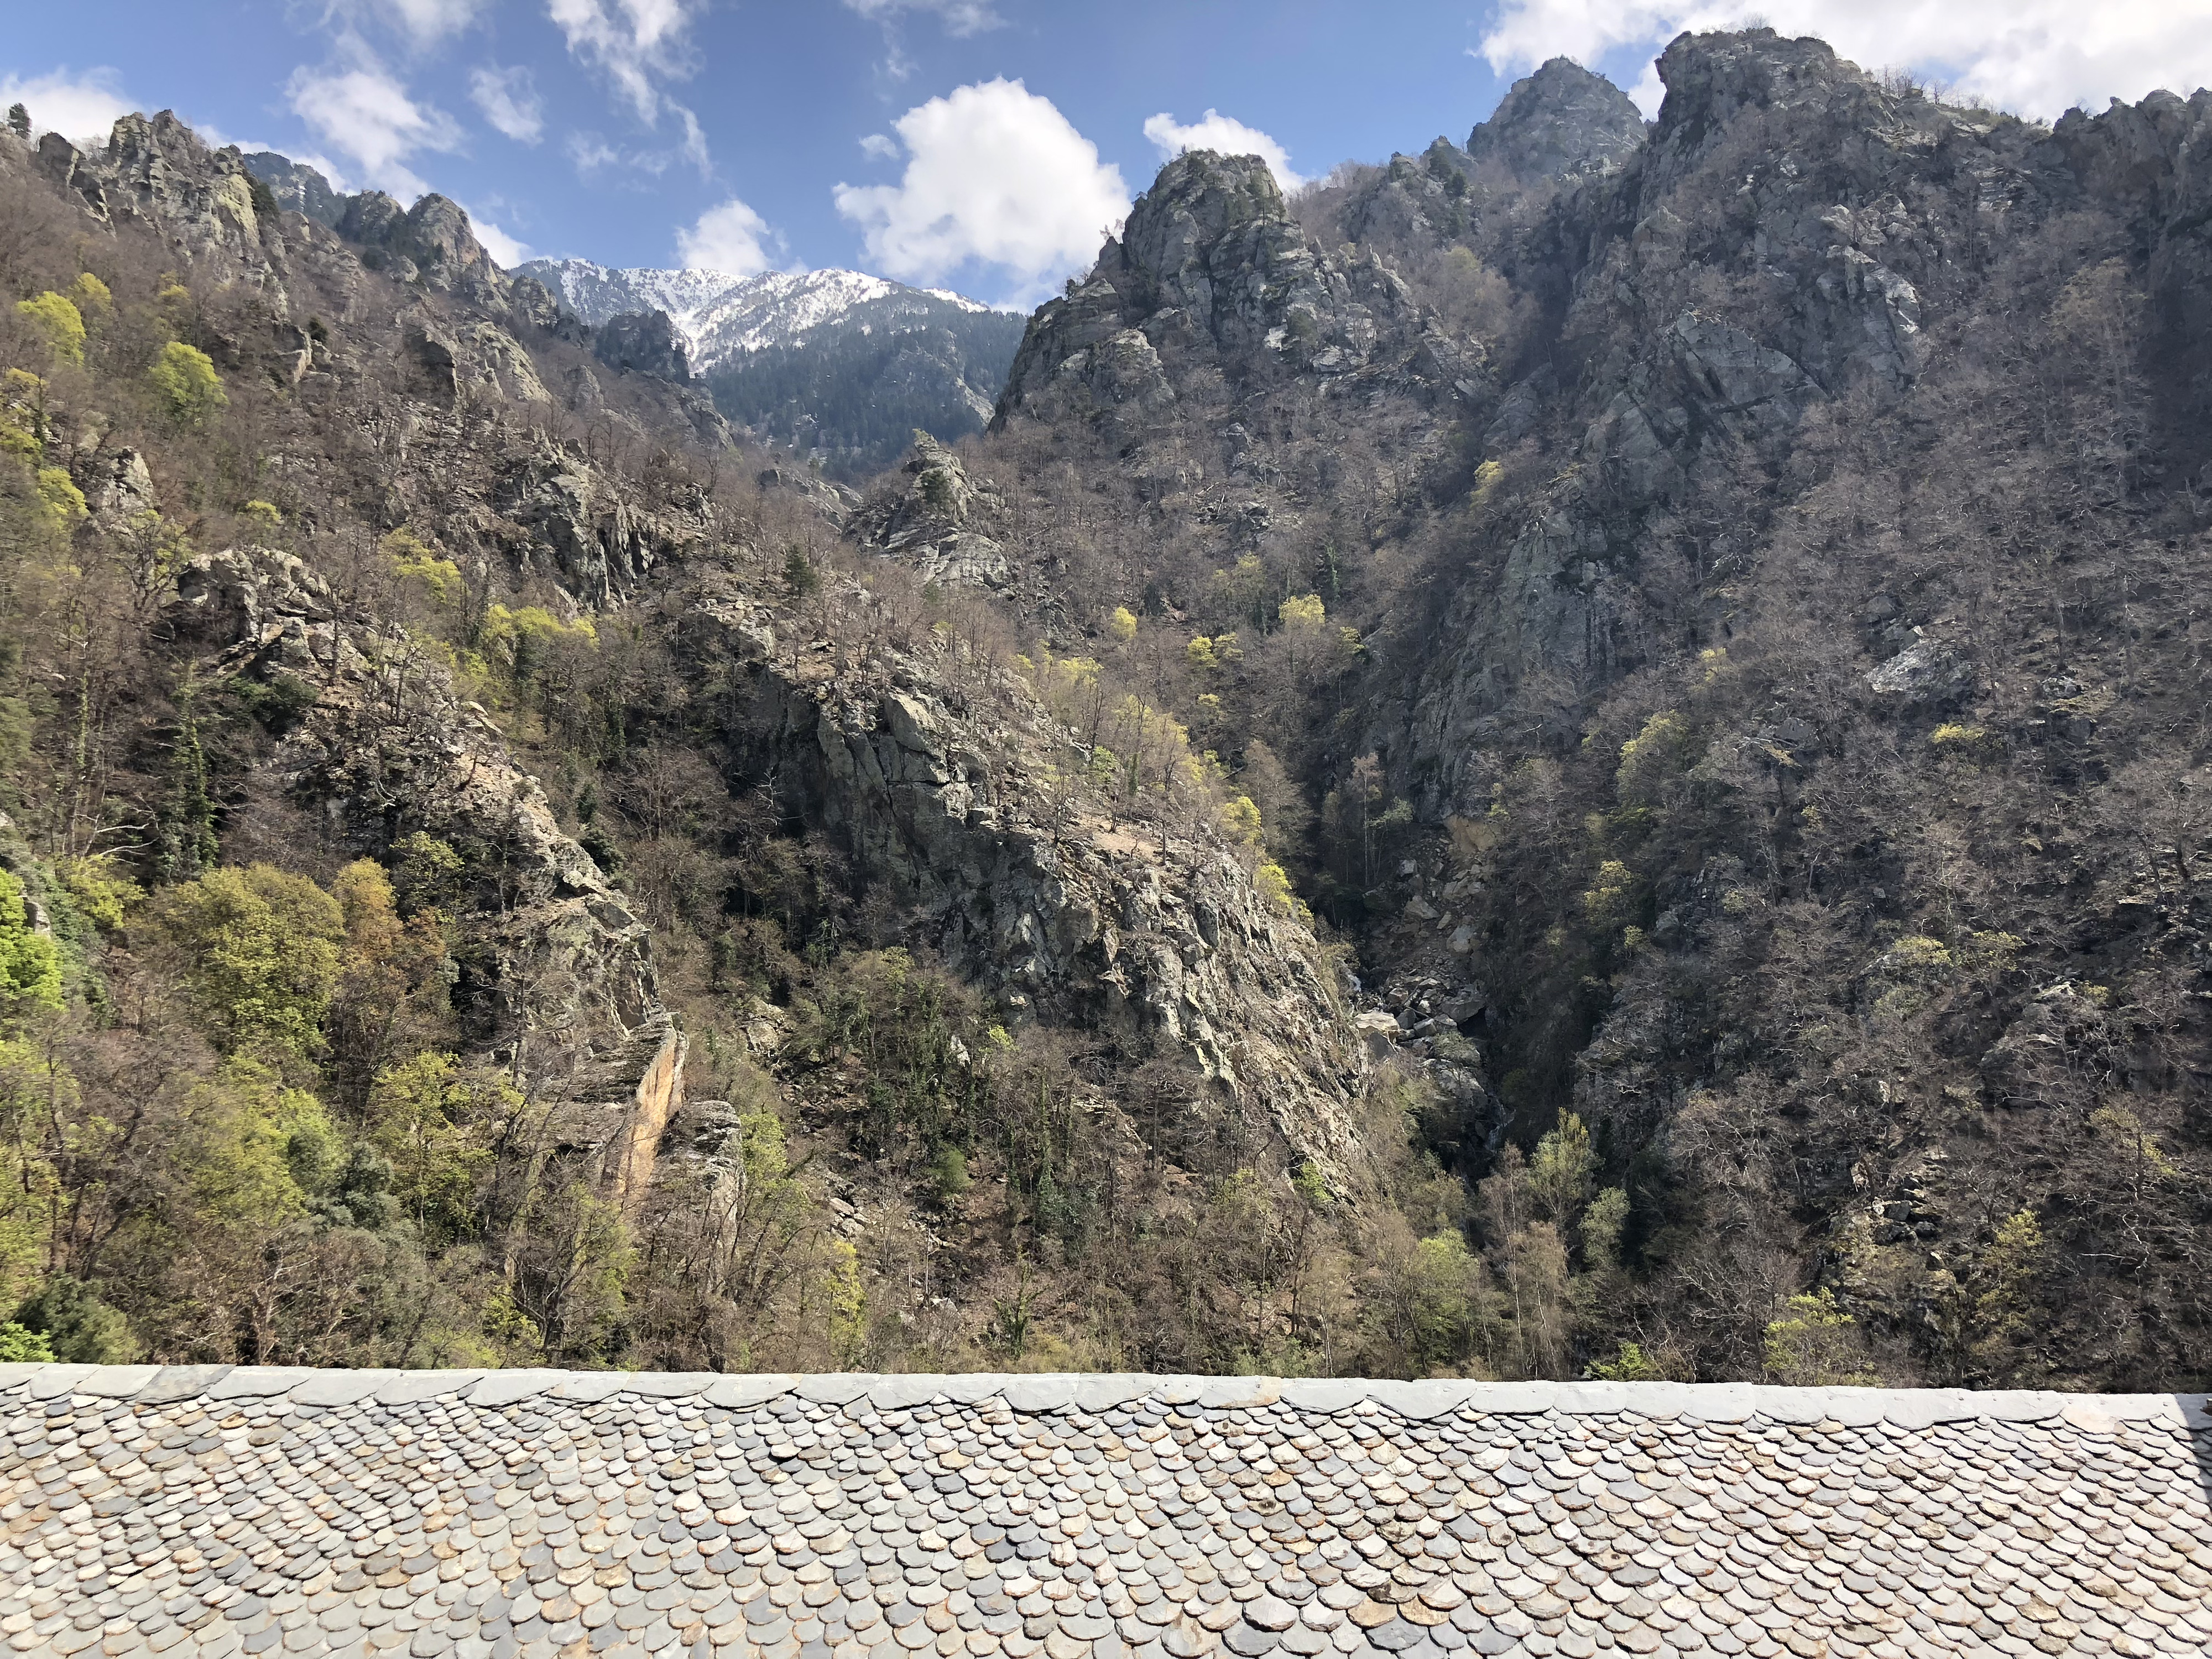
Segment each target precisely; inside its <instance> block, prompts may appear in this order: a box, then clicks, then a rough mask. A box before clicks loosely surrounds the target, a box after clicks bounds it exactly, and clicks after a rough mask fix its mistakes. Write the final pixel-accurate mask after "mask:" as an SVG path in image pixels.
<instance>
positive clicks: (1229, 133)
mask: <svg viewBox="0 0 2212 1659" xmlns="http://www.w3.org/2000/svg"><path fill="white" fill-rule="evenodd" d="M1145 137H1147V138H1149V139H1151V140H1152V147H1153V148H1154V149H1157V150H1158V151H1159V153H1160V155H1161V158H1162V159H1163V160H1164V161H1173V160H1175V158H1176V156H1178V155H1182V153H1183V152H1184V151H1185V150H1187V149H1212V150H1218V151H1220V152H1221V154H1223V155H1256V156H1258V157H1259V158H1260V159H1261V161H1265V162H1266V163H1267V171H1268V172H1270V173H1273V174H1274V175H1275V182H1276V183H1277V184H1279V185H1281V186H1282V187H1283V188H1284V189H1285V190H1296V189H1297V187H1298V186H1299V185H1303V184H1304V183H1305V180H1304V179H1303V178H1301V177H1300V176H1299V175H1298V174H1297V173H1293V172H1291V156H1290V152H1289V151H1288V150H1286V149H1284V148H1283V147H1282V146H1281V145H1280V144H1279V143H1276V142H1275V141H1274V140H1273V138H1270V137H1268V136H1267V134H1266V133H1264V132H1262V131H1260V130H1259V129H1258V128H1257V127H1248V126H1246V125H1244V124H1243V122H1242V121H1232V120H1231V119H1230V118H1229V117H1227V116H1226V115H1224V114H1223V113H1222V112H1220V111H1219V110H1218V109H1210V110H1208V111H1206V113H1205V114H1204V115H1202V116H1200V118H1198V119H1197V120H1195V121H1193V122H1192V123H1191V124H1190V125H1188V126H1184V125H1182V123H1180V122H1178V121H1177V120H1176V118H1175V117H1174V116H1172V115H1170V114H1168V113H1167V112H1165V111H1162V112H1160V113H1159V114H1158V115H1155V116H1154V117H1152V119H1151V120H1149V121H1147V122H1146V123H1145Z"/></svg>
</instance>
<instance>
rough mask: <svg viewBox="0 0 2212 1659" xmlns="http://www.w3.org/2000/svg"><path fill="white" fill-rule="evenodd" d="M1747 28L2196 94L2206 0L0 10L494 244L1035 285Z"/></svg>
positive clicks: (119, 102) (2076, 95) (628, 0)
mask: <svg viewBox="0 0 2212 1659" xmlns="http://www.w3.org/2000/svg"><path fill="white" fill-rule="evenodd" d="M1754 11H1756V12H1757V13H1758V14H1759V15H1760V16H1762V17H1764V18H1766V19H1768V20H1770V21H1772V22H1774V23H1775V24H1776V26H1777V27H1784V28H1787V29H1790V30H1792V31H1794V32H1807V33H1823V34H1825V35H1826V36H1827V37H1828V38H1829V39H1831V40H1834V41H1835V43H1836V44H1837V46H1838V48H1839V49H1840V50H1843V51H1844V52H1847V53H1849V54H1850V55H1852V56H1854V57H1857V58H1860V59H1861V61H1863V62H1867V63H1869V64H1875V65H1887V64H1897V65H1899V66H1902V67H1911V68H1915V69H1917V70H1922V71H1923V72H1924V73H1933V74H1936V75H1937V76H1939V77H1941V78H1942V79H1945V80H1947V81H1949V82H1954V84H1957V85H1960V86H1961V87H1962V88H1969V89H1974V90H1978V91H1982V92H1983V93H1984V94H1985V95H1987V96H1989V97H1990V98H1991V99H1992V100H1994V101H1997V102H2001V103H2002V104H2004V105H2006V106H2008V107H2013V108H2016V109H2020V110H2021V111H2023V112H2027V113H2033V114H2042V115H2055V114H2056V113H2057V112H2059V111H2060V110H2061V109H2063V108H2064V107H2065V106H2066V105H2067V104H2068V103H2069V102H2074V101H2077V100H2087V101H2090V102H2091V105H2092V106H2093V107H2101V106H2102V102H2103V98H2104V96H2105V95H2107V94H2117V95H2122V96H2126V97H2130V98H2133V97H2137V96H2140V95H2141V94H2142V93H2143V92H2145V91H2147V90H2148V89H2149V88H2151V87H2153V86H2155V85H2159V84H2162V83H2163V84H2172V85H2177V86H2179V87H2181V88H2182V89H2184V90H2186V89H2187V88H2190V87H2193V86H2195V85H2196V84H2197V83H2198V82H2200V81H2203V80H2212V0H2112V3H2106V4H2102V5H2099V6H2093V7H2087V8H2084V7H2081V6H2080V5H2078V4H2076V3H2074V0H1944V3H1941V4H1932V3H1927V0H1853V3H1850V4H1848V5H1846V4H1842V3H1838V0H1761V3H1759V4H1757V5H1755V6H1754V5H1753V4H1751V3H1748V0H1613V3H1597V0H1483V3H1480V4H1475V5H1468V4H1465V3H1456V4H1453V3H1435V0H1400V3H1368V4H1350V3H1344V0H1219V3H1211V4H1209V3H1201V0H1181V3H1173V0H1121V3H1119V4H1115V5H1110V6H1108V5H1079V4H1074V3H1069V0H784V3H781V4H775V3H767V0H323V3H313V0H295V3H285V0H106V3H104V4H102V5H101V6H100V8H99V9H98V10H97V12H96V13H95V12H93V11H90V10H88V9H85V8H80V7H74V6H43V7H35V8H33V7H28V6H26V7H21V8H18V9H16V15H14V16H13V17H11V19H10V21H9V28H8V30H7V32H6V38H5V40H4V41H0V100H14V99H16V98H21V99H22V100H24V101H25V102H26V103H27V105H28V106H29V107H30V110H31V113H32V116H33V119H34V121H36V122H37V123H38V124H39V125H40V126H42V127H43V126H52V127H55V128H58V129H59V130H61V131H64V132H68V133H70V134H71V135H72V136H75V135H78V134H82V133H85V132H88V131H98V130H100V129H101V128H103V127H104V125H105V124H106V121H107V120H109V119H111V118H112V115H113V113H114V112H116V111H117V110H118V109H119V108H123V107H137V108H141V109H146V110H149V111H150V110H153V109H156V108H161V107H164V106H168V107H174V108H175V109H176V110H177V111H178V112H179V114H181V115H183V116H184V117H185V118H187V119H188V120H190V121H191V122H192V123H193V124H194V125H197V126H199V127H200V128H202V130H203V131H209V132H211V133H213V134H214V135H216V137H220V138H222V139H226V140H231V141H235V142H240V143H248V144H252V145H257V146H258V145H265V146H267V147H269V148H272V149H280V150H283V151H285V152H286V153H288V154H290V155H295V156H299V157H301V158H302V159H312V160H317V161H320V162H322V163H323V164H324V165H325V166H326V167H328V168H329V170H330V171H331V173H333V174H334V175H336V176H337V179H339V180H340V181H341V182H343V184H344V185H348V186H349V187H354V188H359V187H361V186H362V185H372V184H373V185H380V186H381V187H383V188H386V189H388V190H391V191H392V192H393V193H394V194H396V195H398V196H400V197H403V199H411V198H412V197H413V196H414V195H416V194H418V193H419V192H420V191H422V190H425V189H435V190H439V191H444V192H445V193H446V194H447V195H449V196H452V197H455V198H456V199H457V200H459V201H460V202H461V203H463V204H465V206H467V207H468V208H469V209H470V210H471V213H472V214H473V215H474V216H475V217H476V218H477V220H478V222H480V224H481V225H483V227H485V228H486V240H487V241H488V242H489V243H490V244H491V245H492V246H493V247H494V250H495V252H496V253H499V254H501V256H502V257H504V258H508V259H509V260H512V259H513V258H516V257H519V256H520V254H521V253H522V252H525V251H527V252H531V253H538V254H579V255H582V256H584V257H586V258H593V259H597V260H599V261H600V262H601V263H603V264H673V263H678V262H679V261H682V262H689V263H712V264H719V265H722V266H725V267H728V268H732V269H738V270H757V269H767V268H772V267H774V268H793V267H798V266H816V267H819V266H826V265H857V266H860V267H861V268H864V269H868V270H878V271H880V272H882V273H883V274H885V275H890V276H900V277H903V278H906V279H908V280H910V281H915V282H922V283H933V284H939V285H946V286H951V287H956V288H959V289H963V291H966V292H969V293H973V294H975V295H979V296H980V297H982V298H985V299H987V300H991V301H1011V302H1015V303H1028V302H1032V301H1035V300H1036V298H1037V297H1038V296H1039V295H1042V294H1043V293H1045V292H1047V291H1048V290H1049V289H1051V288H1053V287H1054V286H1055V285H1056V283H1057V282H1058V280H1059V279H1060V277H1061V276H1065V275H1066V274H1067V273H1068V272H1069V271H1071V270H1076V269H1079V268H1081V267H1082V266H1084V265H1086V264H1088V263H1089V260H1090V258H1091V255H1092V253H1094V252H1095V251H1096V249H1097V242H1098V239H1099V234H1100V233H1101V232H1102V231H1103V229H1104V228H1106V226H1107V225H1108V224H1109V223H1110V222H1112V221H1114V220H1115V218H1116V217H1117V216H1119V214H1120V212H1121V211H1122V210H1124V209H1125V208H1126V205H1127V199H1128V197H1129V196H1130V195H1131V194H1132V193H1133V192H1134V191H1140V190H1142V189H1143V188H1144V187H1145V186H1146V185H1147V184H1149V183H1150V181H1151V179H1152V174H1153V173H1154V171H1155V170H1156V169H1157V168H1158V166H1159V164H1160V162H1161V161H1162V159H1163V158H1164V155H1167V154H1170V153H1172V151H1173V150H1174V149H1176V147H1178V146H1179V145H1187V144H1194V143H1206V144H1211V145H1212V146H1213V147H1215V148H1230V149H1249V150H1252V151H1255V152H1256V153H1261V154H1264V155H1267V156H1268V158H1269V160H1270V161H1271V162H1272V163H1273V164H1274V165H1275V166H1276V167H1277V168H1278V171H1279V172H1280V173H1282V174H1283V175H1284V177H1285V180H1286V182H1292V183H1295V182H1296V180H1297V178H1298V177H1300V176H1314V175H1318V174H1321V173H1326V172H1327V171H1328V168H1329V167H1332V166H1333V165H1334V164H1335V163H1336V162H1338V161H1343V160H1346V159H1349V158H1356V159H1361V160H1368V161H1379V160H1382V159H1383V158H1385V157H1387V156H1388V155H1389V154H1390V152H1391V151H1393V150H1394V149H1407V150H1417V149H1420V148H1421V147H1422V146H1424V145H1425V144H1426V143H1427V142H1428V141H1429V140H1430V139H1431V138H1432V137H1435V136H1437V134H1438V133H1445V134H1449V136H1451V137H1454V138H1456V139H1463V138H1464V137H1466V135H1467V131H1468V128H1469V127H1470V126H1472V125H1474V123H1475V122H1476V121H1477V120H1479V119H1480V118H1482V117H1483V116H1484V115H1486V113H1487V112H1489V110H1490V109H1491V108H1492V106H1494V105H1495V104H1496V102H1497V100H1498V97H1499V95H1500V94H1502V93H1503V91H1504V88H1505V87H1506V86H1507V85H1508V84H1509V83H1510V82H1511V80H1512V79H1513V78H1515V76H1517V75H1519V74H1522V73H1525V72H1526V70H1528V68H1529V67H1530V66H1532V65H1533V64H1534V63H1535V62H1538V61H1540V60H1541V58H1544V57H1547V56H1549V55H1551V54H1552V53H1553V52H1566V53H1568V54H1569V55H1571V56H1574V57H1576V58H1579V59H1580V60H1581V61H1583V62H1585V63H1588V64H1592V65H1593V66H1594V67H1598V68H1601V69H1603V70H1606V71H1607V72H1608V73H1610V74H1612V75H1613V76H1614V78H1615V79H1616V80H1617V81H1619V82H1620V83H1621V84H1622V85H1623V86H1625V87H1627V88H1631V89H1632V91H1634V92H1635V94H1637V96H1638V99H1639V101H1642V102H1644V103H1645V104H1646V105H1647V106H1649V107H1651V108H1655V109H1656V99H1657V96H1658V94H1659V88H1658V87H1657V85H1656V82H1655V81H1653V80H1652V79H1651V77H1650V70H1649V65H1650V59H1651V57H1652V55H1653V53H1654V52H1655V51H1656V48H1657V47H1658V46H1660V45H1662V44H1663V42H1664V41H1665V40H1667V39H1668V38H1670V37H1671V35H1672V34H1674V33H1675V32H1676V31H1677V29H1678V28H1680V27H1684V26H1690V27H1710V26H1714V25H1722V24H1727V23H1730V22H1735V21H1741V18H1742V17H1743V16H1746V15H1751V14H1752V13H1753V12H1754ZM94 18H96V20H97V21H96V25H93V20H94ZM1209 116H1211V117H1212V119H1210V120H1209Z"/></svg>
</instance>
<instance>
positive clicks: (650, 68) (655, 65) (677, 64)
mask: <svg viewBox="0 0 2212 1659" xmlns="http://www.w3.org/2000/svg"><path fill="white" fill-rule="evenodd" d="M545 12H546V15H548V16H549V17H550V18H551V19H552V20H553V21H554V22H555V23H556V24H557V25H558V26H559V27H560V30H561V33H562V38H563V39H565V40H567V41H568V50H569V52H571V53H572V54H573V55H574V56H575V57H577V58H581V59H583V60H584V61H585V62H586V63H588V64H593V65H595V66H596V67H597V68H599V70H600V71H601V72H602V73H604V74H605V76H606V77H607V78H608V79H609V80H610V81H611V82H614V87H615V90H616V91H617V92H618V93H620V94H622V96H623V99H624V100H626V101H627V102H628V103H629V106H630V108H631V109H632V111H634V112H635V114H636V116H637V118H638V119H639V120H641V121H642V122H644V123H645V125H647V126H653V125H657V124H658V122H659V118H660V114H661V106H662V98H661V90H660V86H659V82H660V81H661V80H663V79H671V80H681V79H682V78H684V76H688V75H689V74H690V72H691V62H690V27H691V12H690V5H689V4H688V3H687V0H546V7H545Z"/></svg>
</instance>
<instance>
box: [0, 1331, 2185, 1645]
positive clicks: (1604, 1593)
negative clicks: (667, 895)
mask: <svg viewBox="0 0 2212 1659" xmlns="http://www.w3.org/2000/svg"><path fill="white" fill-rule="evenodd" d="M0 1420H3V1421H4V1425H5V1430H6V1433H7V1436H8V1442H7V1444H6V1447H5V1449H4V1450H0V1499H4V1502H0V1535H3V1536H4V1539H5V1547H4V1549H0V1571H4V1575H5V1578H6V1583H4V1584H0V1638H4V1639H5V1640H6V1641H7V1643H8V1644H9V1648H10V1650H13V1651H15V1652H22V1653H55V1654H84V1655H92V1654H95V1653H97V1654H105V1655H124V1654H132V1653H141V1652H148V1653H156V1654H167V1655H172V1656H178V1659H196V1656H200V1655H209V1656H223V1659H227V1656H229V1655H232V1654H239V1653H245V1654H266V1655H270V1656H271V1659H293V1656H309V1655H316V1654H324V1653H332V1654H342V1655H345V1656H349V1659H353V1656H371V1655H398V1654H400V1653H403V1652H404V1653H405V1654H407V1655H409V1656H411V1659H440V1656H444V1655H448V1654H451V1655H454V1656H458V1659H511V1656H518V1655H519V1656H529V1659H541V1656H542V1659H552V1656H556V1655H561V1656H572V1659H585V1656H587V1655H593V1654H624V1655H628V1654H638V1653H650V1654H657V1655H666V1656H676V1655H679V1654H680V1655H684V1656H687V1659H862V1656H872V1659H927V1656H929V1655H932V1654H934V1655H936V1656H939V1659H955V1656H958V1655H962V1654H967V1655H973V1656H976V1659H990V1656H996V1655H1004V1656H1006V1659H1036V1656H1040V1655H1042V1656H1044V1659H1201V1656H1224V1659H1226V1656H1237V1659H1258V1656H1261V1655H1263V1654H1273V1653H1280V1654H1283V1655H1297V1656H1304V1659H1331V1656H1334V1655H1345V1656H1353V1655H1363V1654H1378V1655H1388V1656H1396V1659H1443V1656H1447V1655H1450V1656H1462V1655H1468V1654H1476V1655H1516V1654H1532V1655H1553V1654H1557V1655H1565V1656H1571V1659H1589V1656H1593V1655H1595V1654H1597V1653H1599V1652H1601V1651H1605V1650H1614V1651H1626V1652H1628V1653H1637V1654H1650V1653H1661V1654H1671V1653H1674V1652H1682V1653H1689V1654H1705V1653H1716V1654H1722V1655H1735V1654H1750V1655H1754V1656H1760V1659H1765V1656H1769V1655H1775V1656H1779V1655H1783V1654H1785V1653H1786V1654H1791V1655H1796V1656H1802V1659H1821V1656H1838V1659H1841V1656H1852V1655H1858V1654H1863V1653H1864V1654H1880V1655H1885V1656H1907V1655H1910V1656H1919V1655H1925V1654H1937V1653H1952V1652H1966V1653H1987V1652H2001V1653H2007V1654H2015V1655H2019V1656H2021V1659H2027V1656H2030V1655H2032V1654H2038V1653H2045V1654H2054V1655H2055V1654H2066V1653H2074V1654H2082V1655H2106V1654H2123V1655H2150V1654H2173V1655H2179V1654H2188V1655H2199V1656H2201V1655H2204V1654H2206V1653H2208V1652H2212V1420H2208V1419H2207V1418H2206V1416H2205V1413H2204V1401H2203V1398H2202V1397H2201V1396H2177V1395H2128V1396H2087V1395H2007V1394H1985V1395H1969V1394H1960V1393H1944V1392H1920V1393H1902V1392H1884V1391H1880V1390H1864V1389H1836V1390H1816V1389H1805V1390H1798V1389H1762V1388H1750V1387H1739V1386H1733V1385H1730V1386H1714V1387H1681V1386H1675V1385H1669V1384H1640V1385H1639V1384H1612V1385H1606V1384H1580V1383H1523V1384H1476V1383H1351V1382H1310V1383H1297V1382H1291V1383H1278V1382H1275V1381H1273V1380H1269V1379H1255V1378H1226V1379H1209V1378H1202V1377H1159V1376H1104V1377H1102V1376H1085V1377H1035V1376H1021V1377H1006V1376H923V1377H911V1376H901V1377H866V1376H814V1377H793V1376H650V1375H635V1376H633V1375H625V1374H621V1373H562V1372H511V1371H495V1372H482V1371H446V1372H395V1371H305V1370H247V1369H240V1370H229V1369H226V1368H222V1367H205V1368H173V1369H167V1370H155V1369H154V1368H151V1367H108V1368H100V1369H94V1368H91V1367H87V1366H71V1365H49V1366H22V1365H16V1366H0Z"/></svg>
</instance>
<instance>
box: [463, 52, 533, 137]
mask: <svg viewBox="0 0 2212 1659" xmlns="http://www.w3.org/2000/svg"><path fill="white" fill-rule="evenodd" d="M469 96H470V97H471V98H473V99H474V100H476V106H477V109H479V110H481V111H482V112H483V118H484V119H485V120H487V121H489V122H490V123H491V124H492V125H493V126H495V127H496V128H497V129H498V130H499V131H501V132H503V133H505V134H506V135H507V137H510V138H512V139H513V140H514V141H515V142H516V143H521V144H534V143H537V142H538V140H539V139H540V138H541V137H544V134H545V106H544V101H543V100H540V99H539V97H538V88H537V84H536V82H533V81H532V79H531V76H530V71H529V70H526V69H520V68H518V69H501V68H500V67H499V66H498V65H497V64H485V65H484V66H483V68H481V69H479V70H474V71H473V72H471V75H470V76H469Z"/></svg>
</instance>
